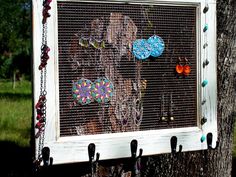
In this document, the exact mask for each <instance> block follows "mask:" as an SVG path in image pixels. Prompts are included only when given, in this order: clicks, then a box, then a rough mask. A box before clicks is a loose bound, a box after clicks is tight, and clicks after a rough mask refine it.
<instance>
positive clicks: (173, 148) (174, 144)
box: [170, 136, 183, 156]
mask: <svg viewBox="0 0 236 177" xmlns="http://www.w3.org/2000/svg"><path fill="white" fill-rule="evenodd" d="M170 146H171V153H172V154H173V155H174V156H175V155H177V154H179V153H181V152H182V148H183V146H182V145H179V151H178V152H176V147H177V137H176V136H172V137H171V139H170Z"/></svg>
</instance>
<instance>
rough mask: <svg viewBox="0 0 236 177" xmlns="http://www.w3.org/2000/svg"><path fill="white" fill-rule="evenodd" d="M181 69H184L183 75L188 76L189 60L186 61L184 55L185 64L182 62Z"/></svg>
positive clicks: (189, 70)
mask: <svg viewBox="0 0 236 177" xmlns="http://www.w3.org/2000/svg"><path fill="white" fill-rule="evenodd" d="M183 70H184V75H185V76H188V75H189V74H190V72H191V67H190V66H189V62H188V59H187V58H186V57H185V64H184V67H183Z"/></svg>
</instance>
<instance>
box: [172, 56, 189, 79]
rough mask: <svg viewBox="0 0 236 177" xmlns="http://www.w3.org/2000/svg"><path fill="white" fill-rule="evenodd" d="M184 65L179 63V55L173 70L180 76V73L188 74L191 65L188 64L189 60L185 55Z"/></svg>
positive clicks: (180, 60)
mask: <svg viewBox="0 0 236 177" xmlns="http://www.w3.org/2000/svg"><path fill="white" fill-rule="evenodd" d="M184 61H185V63H184V65H182V64H181V62H182V59H181V58H180V57H179V59H178V62H177V65H176V67H175V71H176V73H177V74H178V75H179V76H180V75H184V76H188V75H189V74H190V72H191V67H190V66H189V62H188V59H187V58H186V57H185V58H184Z"/></svg>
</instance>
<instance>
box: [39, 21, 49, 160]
mask: <svg viewBox="0 0 236 177" xmlns="http://www.w3.org/2000/svg"><path fill="white" fill-rule="evenodd" d="M44 46H47V23H44V24H43V30H42V46H41V51H42V53H43V47H44ZM41 62H42V58H41ZM46 78H47V69H46V66H45V67H43V68H42V69H41V71H40V96H39V99H40V98H42V97H44V98H45V99H44V101H43V108H42V117H43V118H44V124H45V125H46V108H47V107H46V101H47V99H46V95H47V91H46V82H47V80H46ZM45 125H44V126H45ZM39 131H42V132H41V133H40V136H39V142H38V160H40V159H41V153H42V149H43V147H44V139H45V128H42V130H39Z"/></svg>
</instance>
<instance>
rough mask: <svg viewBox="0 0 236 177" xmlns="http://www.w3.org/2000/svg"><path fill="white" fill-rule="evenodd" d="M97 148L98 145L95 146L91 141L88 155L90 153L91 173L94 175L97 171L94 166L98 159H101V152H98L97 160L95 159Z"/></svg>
mask: <svg viewBox="0 0 236 177" xmlns="http://www.w3.org/2000/svg"><path fill="white" fill-rule="evenodd" d="M95 149H96V146H95V144H94V143H90V144H89V145H88V155H89V162H90V165H91V174H92V176H94V173H95V169H94V166H95V165H96V164H97V163H98V160H99V157H100V154H99V153H96V160H94V155H95Z"/></svg>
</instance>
